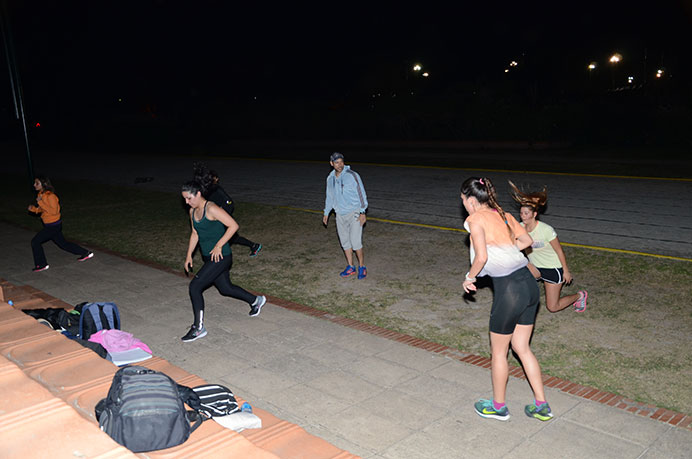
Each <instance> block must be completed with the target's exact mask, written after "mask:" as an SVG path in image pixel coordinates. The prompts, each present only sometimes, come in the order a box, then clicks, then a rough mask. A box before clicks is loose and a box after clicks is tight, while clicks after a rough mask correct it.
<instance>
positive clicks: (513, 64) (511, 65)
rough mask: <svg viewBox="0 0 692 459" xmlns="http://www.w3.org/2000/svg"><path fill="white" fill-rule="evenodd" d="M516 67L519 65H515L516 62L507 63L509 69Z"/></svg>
mask: <svg viewBox="0 0 692 459" xmlns="http://www.w3.org/2000/svg"><path fill="white" fill-rule="evenodd" d="M517 65H519V64H517V61H512V62H510V63H509V66H510V67H516V66H517Z"/></svg>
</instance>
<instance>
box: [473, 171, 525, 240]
mask: <svg viewBox="0 0 692 459" xmlns="http://www.w3.org/2000/svg"><path fill="white" fill-rule="evenodd" d="M461 194H463V195H464V196H466V197H467V198H468V197H471V196H473V197H474V198H476V199H477V200H478V202H479V203H480V204H487V205H488V206H489V207H491V208H493V209H495V210H497V212H498V213H499V214H500V217H501V218H502V221H504V222H505V225H507V231H509V235H510V236H511V238H512V240H514V231H512V228H511V227H510V226H509V222H508V221H507V216H506V215H505V211H504V210H502V207H501V206H500V204H499V203H498V202H497V193H496V192H495V187H494V186H493V182H491V181H490V179H489V178H488V177H470V178H468V179H466V180H465V181H464V183H462V185H461Z"/></svg>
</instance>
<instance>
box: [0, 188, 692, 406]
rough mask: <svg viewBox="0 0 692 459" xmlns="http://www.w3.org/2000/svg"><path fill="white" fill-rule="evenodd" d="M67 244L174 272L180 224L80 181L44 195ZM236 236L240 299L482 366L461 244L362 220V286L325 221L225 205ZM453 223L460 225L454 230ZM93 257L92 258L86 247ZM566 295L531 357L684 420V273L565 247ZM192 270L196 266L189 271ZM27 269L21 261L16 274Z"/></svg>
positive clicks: (12, 199) (9, 215)
mask: <svg viewBox="0 0 692 459" xmlns="http://www.w3.org/2000/svg"><path fill="white" fill-rule="evenodd" d="M0 178H1V179H2V180H3V183H4V184H5V187H4V190H5V196H4V205H3V207H2V208H0V220H2V221H5V222H9V223H11V224H14V225H19V226H22V227H27V228H32V229H36V230H38V229H39V228H40V222H39V221H38V219H37V218H35V217H32V216H30V215H29V214H28V213H27V212H26V206H27V205H28V204H29V202H30V200H31V197H32V195H31V194H30V192H29V189H28V188H27V187H26V186H25V182H23V181H22V180H21V179H18V178H16V177H13V176H0ZM56 186H57V187H58V189H57V191H58V195H59V197H60V200H61V203H62V206H63V219H64V231H65V235H66V237H67V238H68V239H72V240H75V241H79V242H81V243H83V245H85V246H87V247H90V248H96V249H97V248H98V247H102V248H107V249H109V250H112V251H114V252H118V253H121V254H123V255H129V256H133V257H137V258H139V259H142V260H147V261H151V262H155V263H158V264H160V265H164V266H167V267H170V268H173V269H179V270H181V269H182V264H183V261H184V258H185V252H186V249H187V243H188V238H189V231H190V229H189V220H188V216H187V213H186V211H185V208H184V206H183V203H182V201H181V198H180V196H179V195H178V194H176V193H160V192H151V191H146V192H145V191H141V190H137V189H131V188H118V187H111V186H105V185H102V184H98V185H96V184H93V183H90V182H66V181H65V182H60V183H57V184H56ZM236 209H237V210H236V213H235V218H236V219H237V220H238V222H239V223H240V225H241V229H240V233H241V234H242V235H243V236H245V237H247V238H248V239H251V240H253V241H258V242H261V243H262V244H263V245H264V249H263V250H262V252H261V254H260V256H259V257H257V258H249V257H248V256H247V249H246V248H245V247H240V246H234V267H233V270H232V271H231V276H232V278H233V281H234V282H235V283H237V284H239V285H241V286H243V287H244V288H246V289H249V290H253V291H257V292H262V293H266V294H269V295H273V296H276V297H280V298H283V299H286V300H290V301H294V302H297V303H301V304H305V305H308V306H312V307H315V308H319V309H323V310H326V311H329V312H332V313H334V314H338V315H341V316H345V317H350V318H354V319H358V320H361V321H364V322H367V323H371V324H374V325H378V326H381V327H385V328H388V329H392V330H396V331H399V332H403V333H407V334H410V335H413V336H418V337H420V338H424V339H428V340H431V341H435V342H438V343H441V344H445V345H448V346H451V347H455V348H458V349H460V350H462V351H464V352H470V353H474V354H479V355H484V356H488V355H489V348H488V334H487V330H488V315H489V309H490V304H491V302H492V292H491V291H490V289H489V288H483V289H480V290H479V292H478V293H477V294H475V295H474V296H473V297H464V296H463V291H462V289H461V280H462V278H463V274H464V273H465V272H466V270H467V268H468V249H467V247H466V245H465V238H466V236H465V235H464V234H460V233H454V232H445V231H439V230H434V229H426V228H417V227H406V226H399V225H392V224H385V223H378V222H373V221H371V222H369V223H368V226H367V228H366V231H365V235H364V238H365V247H366V256H367V265H368V272H369V275H368V279H366V280H365V281H358V280H356V279H340V278H339V276H338V273H339V272H340V271H341V270H342V269H343V265H344V264H345V261H344V258H343V253H342V251H341V249H340V247H339V244H338V241H337V236H336V230H335V228H334V222H333V220H332V221H330V225H329V227H328V228H327V229H325V228H324V227H323V226H322V225H321V215H319V214H314V213H306V212H300V211H294V210H288V209H283V208H276V207H271V206H265V205H256V204H248V203H236ZM460 223H461V222H460ZM97 250H98V249H97ZM565 253H566V256H567V259H568V261H569V263H570V268H571V271H572V274H573V276H574V277H575V284H574V286H571V287H565V289H564V293H574V292H576V291H577V290H579V289H586V290H588V291H589V308H588V310H587V311H586V312H585V313H583V314H576V313H573V312H572V311H571V310H569V309H567V310H565V311H563V312H560V313H557V314H551V313H549V312H547V310H546V309H545V308H542V309H541V310H540V312H539V315H538V318H537V322H536V332H535V334H534V338H533V349H534V351H535V353H536V355H537V357H538V359H539V362H541V365H542V368H543V371H544V373H546V374H549V375H552V376H557V377H560V378H564V379H568V380H571V381H573V382H576V383H579V384H583V385H589V386H593V387H596V388H599V389H602V390H606V391H610V392H614V393H617V394H620V395H623V396H625V397H628V398H631V399H634V400H638V401H641V402H645V403H651V404H653V405H656V406H659V407H664V408H668V409H672V410H675V411H680V412H683V413H688V414H689V413H692V395H691V394H692V354H691V353H690V351H689V342H690V336H692V309H691V308H690V307H689V303H688V300H686V299H688V298H692V283H690V279H691V278H692V263H688V262H683V261H674V260H663V259H655V258H647V257H642V256H636V255H629V254H618V253H610V252H598V251H593V250H589V249H583V248H575V247H565ZM199 263H200V260H199V259H198V258H197V259H196V260H195V264H196V266H199ZM30 264H31V260H27V262H26V265H27V269H28V267H29V266H30Z"/></svg>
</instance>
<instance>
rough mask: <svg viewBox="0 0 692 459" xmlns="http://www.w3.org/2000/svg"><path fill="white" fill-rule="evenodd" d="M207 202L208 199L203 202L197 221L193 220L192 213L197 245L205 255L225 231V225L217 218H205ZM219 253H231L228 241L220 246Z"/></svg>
mask: <svg viewBox="0 0 692 459" xmlns="http://www.w3.org/2000/svg"><path fill="white" fill-rule="evenodd" d="M207 204H209V201H207V202H206V203H205V204H204V212H203V213H202V218H201V219H200V220H199V221H197V220H195V213H194V212H193V213H192V225H193V226H194V228H195V231H197V235H198V236H199V246H200V248H201V249H202V255H203V256H205V257H208V256H210V255H211V250H212V249H213V248H214V246H215V245H216V243H217V242H219V239H221V236H223V233H225V232H226V225H224V224H223V223H221V222H220V221H218V220H209V219H208V218H207ZM221 254H222V255H224V256H226V255H230V254H231V246H230V245H229V244H228V242H227V243H225V244H224V245H223V247H221Z"/></svg>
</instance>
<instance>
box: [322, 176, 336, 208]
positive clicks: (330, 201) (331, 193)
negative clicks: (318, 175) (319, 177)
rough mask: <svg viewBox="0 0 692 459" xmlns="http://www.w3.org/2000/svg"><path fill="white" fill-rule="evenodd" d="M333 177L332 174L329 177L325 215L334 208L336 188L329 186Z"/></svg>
mask: <svg viewBox="0 0 692 459" xmlns="http://www.w3.org/2000/svg"><path fill="white" fill-rule="evenodd" d="M330 178H332V176H331V175H329V176H328V177H327V191H326V198H325V199H324V215H329V212H331V211H332V209H333V208H334V190H333V188H332V187H330V186H329V179H330Z"/></svg>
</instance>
